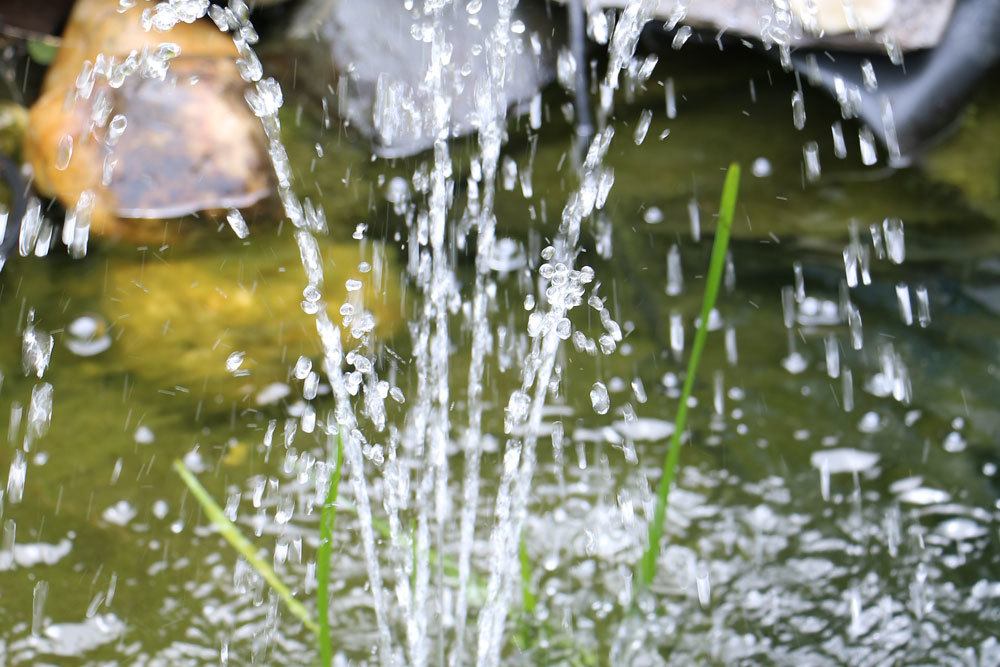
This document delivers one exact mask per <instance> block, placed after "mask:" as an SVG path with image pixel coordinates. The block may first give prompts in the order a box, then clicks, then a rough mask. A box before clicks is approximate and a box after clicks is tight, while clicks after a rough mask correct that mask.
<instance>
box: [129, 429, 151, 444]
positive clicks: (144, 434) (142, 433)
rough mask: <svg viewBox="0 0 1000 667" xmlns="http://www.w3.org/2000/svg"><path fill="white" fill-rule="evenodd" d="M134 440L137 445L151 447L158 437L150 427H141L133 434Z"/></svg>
mask: <svg viewBox="0 0 1000 667" xmlns="http://www.w3.org/2000/svg"><path fill="white" fill-rule="evenodd" d="M132 439H133V440H135V443H136V444H137V445H151V444H153V442H154V441H155V440H156V435H155V434H154V433H153V429H151V428H149V427H148V426H140V427H139V428H137V429H136V430H135V433H133V434H132Z"/></svg>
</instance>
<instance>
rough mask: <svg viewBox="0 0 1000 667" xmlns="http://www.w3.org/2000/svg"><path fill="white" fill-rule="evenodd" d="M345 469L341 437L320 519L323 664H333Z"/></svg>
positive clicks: (319, 598) (318, 561) (318, 601)
mask: <svg viewBox="0 0 1000 667" xmlns="http://www.w3.org/2000/svg"><path fill="white" fill-rule="evenodd" d="M343 468H344V439H343V438H342V437H341V435H340V433H339V432H338V433H337V454H336V468H334V471H333V476H332V477H331V478H330V486H329V487H328V488H327V491H326V500H325V501H324V502H323V511H322V512H321V513H320V519H319V550H318V551H317V554H316V609H317V614H318V615H319V655H320V664H321V665H323V667H329V666H330V664H332V662H333V640H332V639H331V638H330V559H331V558H332V556H333V527H334V524H335V523H336V519H337V505H336V503H337V495H338V494H339V493H340V478H341V473H342V471H343Z"/></svg>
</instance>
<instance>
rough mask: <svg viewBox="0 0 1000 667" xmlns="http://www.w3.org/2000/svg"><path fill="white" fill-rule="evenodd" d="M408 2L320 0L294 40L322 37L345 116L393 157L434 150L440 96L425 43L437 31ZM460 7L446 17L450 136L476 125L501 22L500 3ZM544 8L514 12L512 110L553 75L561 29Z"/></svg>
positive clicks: (299, 22) (297, 26) (509, 80)
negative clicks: (489, 43)
mask: <svg viewBox="0 0 1000 667" xmlns="http://www.w3.org/2000/svg"><path fill="white" fill-rule="evenodd" d="M405 4H407V3H404V2H403V0H365V2H351V1H339V0H313V1H312V2H307V3H306V4H305V5H304V6H303V7H302V8H301V9H300V11H299V13H298V14H297V16H296V17H295V19H294V21H293V27H292V35H293V37H298V38H308V37H310V36H316V37H318V38H319V39H320V40H322V41H323V42H325V43H326V44H327V45H328V46H329V49H330V52H331V56H332V59H333V64H334V66H335V67H336V69H337V70H338V72H339V73H340V74H341V82H340V85H339V87H338V90H337V93H338V105H339V111H340V115H341V116H342V117H343V118H344V119H346V120H347V121H348V122H349V123H350V124H351V125H353V126H354V127H355V129H357V130H359V131H361V132H362V133H364V134H365V135H367V136H368V137H370V138H371V140H372V141H373V143H374V145H375V152H376V153H377V154H379V155H381V156H384V157H395V156H401V155H408V154H412V153H416V152H419V151H421V150H424V149H426V148H428V147H430V146H431V145H432V144H433V135H432V128H433V119H432V118H431V117H430V112H429V110H431V109H433V106H434V105H433V104H432V101H433V100H432V99H431V97H432V93H431V91H430V90H429V87H428V86H426V85H424V80H425V77H426V75H427V71H428V68H429V65H430V58H431V44H430V43H429V42H426V41H421V40H420V39H419V36H420V35H421V34H422V33H423V31H424V30H425V28H427V27H428V26H429V25H430V24H431V18H430V17H428V16H425V15H423V13H422V11H421V9H420V8H422V6H423V2H420V1H417V2H413V3H409V4H412V5H414V7H415V8H414V9H407V8H406V6H405ZM470 6H474V3H467V2H455V3H452V4H451V5H450V6H448V7H447V8H446V9H445V10H444V14H443V20H444V25H445V29H446V31H447V41H448V42H450V43H451V45H452V58H453V62H454V67H453V68H451V71H452V72H453V73H454V76H453V77H452V78H451V79H450V80H448V81H447V82H446V84H445V85H446V90H447V91H449V93H450V95H451V124H450V127H451V130H452V134H453V135H461V134H466V133H469V132H471V131H472V130H474V129H475V128H476V126H477V119H476V91H477V89H480V90H485V89H487V88H484V86H485V85H486V81H487V78H488V76H489V73H488V71H487V68H486V65H485V63H484V61H485V59H483V58H481V57H476V54H479V53H480V52H481V50H482V49H483V48H484V44H485V42H486V40H487V37H488V35H489V32H490V30H491V29H492V27H493V26H494V25H495V23H496V20H497V6H496V2H490V1H489V0H487V1H484V2H482V3H481V7H480V8H479V9H478V11H476V12H475V13H474V14H472V13H470V12H469V10H468V7H470ZM545 11H546V10H545V7H544V5H543V3H532V2H524V1H522V2H521V3H520V6H519V7H518V8H517V9H516V11H515V13H514V17H513V20H512V24H513V25H523V26H524V29H523V31H520V29H519V31H518V32H516V33H515V32H512V33H511V42H510V48H511V50H510V58H511V61H510V65H509V67H508V68H507V72H506V85H505V89H504V96H505V98H506V101H507V104H508V105H516V104H518V103H522V102H526V101H527V100H530V98H531V97H532V96H534V95H535V94H536V93H537V91H538V90H539V89H540V88H541V87H542V86H544V85H545V84H546V83H548V82H549V81H551V80H552V79H553V77H554V68H553V66H552V63H553V55H552V53H553V47H552V42H553V40H554V39H555V38H554V36H553V35H554V29H553V27H552V24H553V22H552V21H551V19H550V18H549V17H547V16H546V15H545Z"/></svg>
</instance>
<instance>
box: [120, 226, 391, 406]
mask: <svg viewBox="0 0 1000 667" xmlns="http://www.w3.org/2000/svg"><path fill="white" fill-rule="evenodd" d="M376 248H378V250H377V252H384V250H382V249H381V246H376ZM371 253H372V250H371V248H369V249H368V250H365V251H362V250H360V249H359V248H358V247H357V246H356V245H353V244H352V245H334V244H324V246H323V247H322V254H323V259H324V266H323V268H324V271H325V273H326V276H327V278H328V281H327V284H326V287H325V288H324V290H323V295H322V296H323V299H322V300H321V301H317V302H316V306H317V307H321V306H322V307H325V309H326V311H327V313H328V314H329V317H330V319H331V320H332V321H333V322H336V323H339V324H341V325H342V327H343V328H342V329H341V337H342V340H343V344H344V348H345V349H347V350H350V349H353V348H354V347H356V346H357V345H358V343H359V341H358V340H357V339H355V338H354V337H353V332H352V328H353V327H354V325H355V322H354V321H352V319H351V318H347V317H345V316H342V315H341V306H342V304H344V303H351V304H353V312H354V313H356V315H355V316H354V317H353V319H358V318H360V317H361V311H362V310H364V311H366V312H370V313H371V316H372V317H373V318H374V321H375V322H376V327H375V332H376V335H377V336H378V337H379V339H380V340H389V338H390V337H391V335H392V333H393V332H394V331H395V330H396V329H397V327H398V326H399V323H400V313H401V307H400V296H399V288H398V285H397V276H398V269H397V268H395V266H394V264H393V261H392V257H391V256H390V254H389V253H386V256H385V257H383V258H382V260H381V262H382V266H383V269H382V272H381V274H380V275H378V276H376V275H375V274H374V272H371V273H368V274H362V273H360V272H359V271H357V270H356V269H354V268H352V267H356V266H357V265H358V264H359V263H360V262H361V261H362V260H363V259H366V256H367V258H368V259H370V256H371ZM351 278H355V279H357V278H360V279H361V281H362V285H363V286H362V288H361V289H360V290H358V291H356V292H352V293H350V294H349V293H348V292H347V289H346V286H345V285H346V282H347V280H348V279H351ZM301 292H302V273H301V269H299V268H298V258H297V256H296V247H295V244H294V243H291V242H289V240H288V239H287V237H286V239H285V240H284V242H283V241H282V239H276V240H275V241H274V243H269V244H266V245H265V244H262V243H259V244H255V245H254V246H253V247H252V248H248V249H247V252H246V253H245V254H243V255H242V256H241V257H240V260H239V261H238V262H236V261H231V262H222V263H221V265H220V263H219V262H218V261H216V260H215V259H214V258H213V256H212V255H201V256H198V255H194V256H186V257H180V258H176V259H169V260H168V261H166V262H146V263H145V264H143V263H139V262H137V263H135V264H126V265H117V266H113V267H112V269H111V271H110V273H109V275H108V287H107V289H106V290H105V292H104V295H105V296H104V299H105V302H104V304H103V305H102V307H101V309H102V312H105V313H106V314H107V316H108V317H109V319H110V320H111V321H112V322H115V328H116V329H118V330H119V331H120V333H119V334H118V335H116V336H115V344H114V346H113V347H112V348H111V352H112V353H114V354H115V355H116V358H115V359H114V360H112V362H114V361H117V362H118V363H119V364H120V365H121V367H122V368H124V369H127V370H128V372H130V373H134V374H135V375H136V376H137V377H140V378H142V379H143V381H145V382H148V383H151V384H152V385H153V386H157V387H161V388H164V389H165V390H166V391H170V392H174V393H176V394H178V395H186V394H190V395H192V396H194V397H196V398H198V399H200V398H201V397H202V396H205V395H207V396H210V397H213V398H214V397H216V396H222V397H224V398H227V399H238V400H247V401H249V402H252V403H254V404H256V405H260V406H267V405H271V404H274V403H277V402H280V400H281V399H282V398H284V397H285V396H286V395H287V394H288V393H289V392H288V391H287V388H288V385H287V384H285V382H286V381H288V380H289V367H290V365H292V364H293V363H294V361H295V359H296V357H298V356H299V355H304V356H306V357H308V358H311V359H315V360H319V359H320V358H321V348H320V343H319V339H318V336H317V333H316V323H315V318H313V317H311V316H310V315H307V314H306V313H305V312H304V307H303V301H302V297H301V296H300V295H301ZM237 361H238V364H237ZM318 365H319V364H318V361H317V366H318ZM279 383H280V384H279Z"/></svg>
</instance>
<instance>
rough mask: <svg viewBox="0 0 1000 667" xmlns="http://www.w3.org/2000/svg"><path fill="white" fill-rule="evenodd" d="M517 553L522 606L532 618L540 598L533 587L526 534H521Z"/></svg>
mask: <svg viewBox="0 0 1000 667" xmlns="http://www.w3.org/2000/svg"><path fill="white" fill-rule="evenodd" d="M517 555H518V558H519V559H520V561H521V606H522V608H523V610H524V613H525V615H526V616H528V618H531V617H532V616H534V615H535V606H536V605H537V604H538V599H537V598H536V597H535V589H534V588H532V578H533V577H532V574H531V556H530V555H529V554H528V544H527V542H525V541H524V535H521V544H520V546H519V547H518V552H517Z"/></svg>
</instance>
